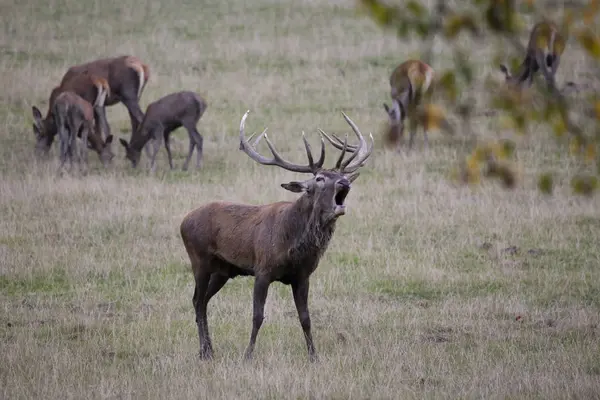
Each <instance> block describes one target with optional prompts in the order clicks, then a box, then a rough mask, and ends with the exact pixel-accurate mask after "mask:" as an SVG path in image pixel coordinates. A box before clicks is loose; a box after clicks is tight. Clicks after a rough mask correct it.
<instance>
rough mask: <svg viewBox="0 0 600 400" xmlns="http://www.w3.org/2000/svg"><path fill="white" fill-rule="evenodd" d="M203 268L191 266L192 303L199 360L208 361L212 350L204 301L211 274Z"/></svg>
mask: <svg viewBox="0 0 600 400" xmlns="http://www.w3.org/2000/svg"><path fill="white" fill-rule="evenodd" d="M203 268H204V266H202V265H193V264H192V269H193V270H194V279H195V281H196V287H195V289H194V297H193V298H192V301H193V303H194V310H195V311H196V325H197V326H198V338H199V340H200V358H202V359H210V358H212V357H213V348H212V343H211V341H210V335H209V333H208V319H207V313H206V306H207V301H206V300H205V299H206V293H207V289H208V283H209V281H210V275H211V274H210V272H206V271H204V270H203Z"/></svg>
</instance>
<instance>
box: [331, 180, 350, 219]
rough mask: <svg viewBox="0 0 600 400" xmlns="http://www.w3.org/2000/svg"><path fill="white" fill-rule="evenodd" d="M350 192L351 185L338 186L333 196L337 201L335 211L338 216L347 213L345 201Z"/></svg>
mask: <svg viewBox="0 0 600 400" xmlns="http://www.w3.org/2000/svg"><path fill="white" fill-rule="evenodd" d="M348 193H350V186H346V185H339V186H337V191H336V193H335V196H334V198H333V201H334V203H335V205H334V213H335V215H336V216H339V215H344V214H345V213H346V206H345V205H344V201H345V200H346V196H348Z"/></svg>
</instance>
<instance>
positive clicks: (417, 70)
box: [383, 60, 435, 150]
mask: <svg viewBox="0 0 600 400" xmlns="http://www.w3.org/2000/svg"><path fill="white" fill-rule="evenodd" d="M434 76H435V72H434V70H433V68H431V67H430V66H429V65H427V64H426V63H424V62H423V61H420V60H408V61H405V62H403V63H402V64H400V65H398V66H397V67H396V68H395V69H394V70H393V71H392V74H391V76H390V87H391V90H390V96H391V98H392V106H391V108H390V107H389V106H388V105H387V104H386V103H384V104H383V108H384V109H385V111H386V113H387V114H388V117H389V123H390V129H389V131H388V133H387V137H386V138H385V140H386V142H387V143H388V144H394V143H397V144H398V145H400V144H402V143H403V141H404V121H405V119H406V118H407V117H408V118H409V119H410V120H411V122H412V120H414V119H415V118H416V116H417V115H416V113H417V108H418V106H419V105H420V104H421V100H422V98H423V96H425V95H426V94H429V89H430V87H431V84H432V82H433V80H434ZM410 130H411V131H410V138H409V143H408V147H409V150H410V149H412V147H413V144H414V137H415V134H416V127H414V126H413V127H412V128H411V129H410ZM424 136H425V145H426V146H427V147H429V138H428V137H427V129H425V131H424Z"/></svg>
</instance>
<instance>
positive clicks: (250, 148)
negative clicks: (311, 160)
mask: <svg viewBox="0 0 600 400" xmlns="http://www.w3.org/2000/svg"><path fill="white" fill-rule="evenodd" d="M249 113H250V110H248V111H246V113H245V114H244V116H243V117H242V120H241V121H240V150H243V151H244V153H246V154H247V155H248V157H250V158H251V159H253V160H254V161H256V162H257V163H259V164H262V165H276V166H278V167H281V168H283V169H286V170H288V171H292V172H302V173H313V171H314V166H311V165H297V164H292V163H290V162H288V161H285V160H284V159H283V158H281V156H280V155H279V153H278V152H277V150H275V146H273V143H271V141H270V140H269V137H268V136H267V130H266V129H265V130H264V131H263V132H262V133H261V134H260V135H259V136H258V138H256V140H255V141H254V143H253V145H251V144H250V143H249V139H248V140H247V139H246V135H245V124H246V118H248V114H249ZM252 136H254V135H252ZM252 136H250V138H252ZM263 136H264V138H265V141H266V142H267V146H269V150H271V153H272V154H273V158H272V159H268V158H266V157H265V156H262V155H260V154H259V153H258V152H257V151H256V150H255V149H254V146H256V145H257V144H258V142H259V141H260V140H261V139H262V138H263ZM319 161H321V160H319Z"/></svg>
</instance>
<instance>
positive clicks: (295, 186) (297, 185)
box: [281, 181, 307, 193]
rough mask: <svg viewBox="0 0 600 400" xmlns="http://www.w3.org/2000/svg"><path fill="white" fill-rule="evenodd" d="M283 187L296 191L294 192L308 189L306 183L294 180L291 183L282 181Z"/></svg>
mask: <svg viewBox="0 0 600 400" xmlns="http://www.w3.org/2000/svg"><path fill="white" fill-rule="evenodd" d="M281 187H282V188H284V189H285V190H289V191H290V192H294V193H301V192H305V191H306V189H307V186H306V183H304V182H296V181H292V182H289V183H282V184H281Z"/></svg>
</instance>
